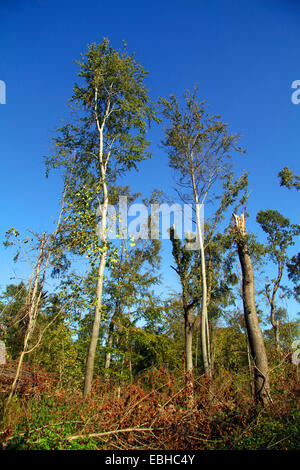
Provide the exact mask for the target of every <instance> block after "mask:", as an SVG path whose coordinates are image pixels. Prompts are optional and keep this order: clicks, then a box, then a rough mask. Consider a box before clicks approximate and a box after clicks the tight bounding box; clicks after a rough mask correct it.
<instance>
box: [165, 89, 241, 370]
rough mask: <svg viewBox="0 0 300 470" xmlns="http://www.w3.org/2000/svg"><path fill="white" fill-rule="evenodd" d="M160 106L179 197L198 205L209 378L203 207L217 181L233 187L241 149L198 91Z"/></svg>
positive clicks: (213, 197) (203, 333)
mask: <svg viewBox="0 0 300 470" xmlns="http://www.w3.org/2000/svg"><path fill="white" fill-rule="evenodd" d="M160 105H161V107H162V112H163V115H164V117H165V118H166V120H167V122H168V127H167V128H166V130H165V140H164V141H163V145H164V146H165V147H166V148H167V150H168V154H169V164H170V167H171V168H173V169H175V171H176V172H177V176H179V178H178V185H179V187H180V191H179V192H180V196H181V198H182V199H183V201H185V202H187V201H190V200H191V199H192V200H193V202H194V204H195V211H196V225H197V239H198V240H197V241H198V244H199V250H200V254H201V276H200V279H201V283H202V305H201V339H202V340H201V344H202V355H203V362H204V368H205V372H206V373H207V374H209V375H210V374H211V364H210V358H209V337H208V331H209V328H208V314H207V297H208V296H207V273H206V263H205V241H204V236H203V233H202V227H201V217H200V206H201V205H203V204H204V202H205V201H206V200H207V201H209V200H210V202H212V200H213V201H214V202H216V200H217V198H216V195H212V188H213V186H214V185H215V184H216V183H217V182H218V181H227V184H228V188H229V187H230V186H234V184H233V182H232V172H231V171H230V170H231V156H230V153H231V152H232V151H233V150H238V151H241V149H240V147H238V146H237V142H238V136H237V135H233V134H231V133H229V132H228V129H227V124H225V123H223V122H222V121H221V119H220V116H211V115H209V113H208V112H207V106H206V105H205V103H204V102H200V103H199V102H198V101H197V89H195V91H194V92H193V93H191V92H189V91H187V92H186V93H185V95H184V106H183V107H181V106H180V105H179V101H178V100H177V99H176V98H175V96H173V95H171V96H170V98H169V100H167V99H163V98H161V99H160ZM244 179H245V177H244ZM222 203H224V206H223V207H222V210H221V211H219V210H216V212H215V215H216V220H215V221H214V223H213V224H212V225H213V227H214V228H215V226H216V223H217V220H220V218H221V217H222V215H223V212H224V210H225V209H226V208H227V207H228V204H230V198H229V200H228V201H225V200H224V199H223V201H222Z"/></svg>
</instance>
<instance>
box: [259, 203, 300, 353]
mask: <svg viewBox="0 0 300 470" xmlns="http://www.w3.org/2000/svg"><path fill="white" fill-rule="evenodd" d="M256 220H257V222H258V223H259V224H260V226H261V228H262V229H263V231H264V232H265V233H266V234H267V246H266V252H267V254H268V255H269V257H270V259H271V260H272V262H273V263H275V264H276V266H277V275H276V277H275V278H274V279H272V280H271V283H268V284H266V285H265V293H266V297H267V299H268V302H269V305H270V319H271V324H272V327H273V331H274V336H275V345H276V349H277V351H279V350H280V331H279V328H280V327H279V319H278V318H276V294H277V291H278V289H279V287H280V284H281V281H282V275H283V271H284V268H285V267H286V264H287V262H288V255H287V250H288V248H289V247H290V246H292V245H294V244H295V242H294V237H295V236H297V235H299V234H300V225H294V224H291V223H290V220H289V219H288V218H287V217H284V216H283V215H281V214H280V213H279V212H278V211H276V210H271V209H269V210H266V211H259V213H258V214H257V217H256Z"/></svg>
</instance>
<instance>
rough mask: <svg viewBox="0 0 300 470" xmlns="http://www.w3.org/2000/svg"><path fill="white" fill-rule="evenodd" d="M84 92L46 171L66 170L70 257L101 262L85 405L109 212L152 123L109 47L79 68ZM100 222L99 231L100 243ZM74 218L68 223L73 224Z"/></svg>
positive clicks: (139, 75)
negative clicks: (121, 177) (118, 180)
mask: <svg viewBox="0 0 300 470" xmlns="http://www.w3.org/2000/svg"><path fill="white" fill-rule="evenodd" d="M78 65H79V68H80V70H79V73H78V75H79V77H80V78H81V79H82V84H81V85H78V84H75V86H74V93H73V96H72V98H71V101H72V102H73V103H75V105H76V106H77V107H78V110H79V112H78V118H77V120H75V121H74V122H72V123H69V124H66V125H65V126H63V127H62V128H60V129H58V132H59V134H58V137H56V138H55V139H54V141H55V144H56V152H55V153H54V155H53V156H51V157H50V158H48V168H50V167H56V168H57V167H63V168H64V169H65V172H64V181H65V187H67V188H68V189H67V190H66V202H67V204H66V211H65V220H64V221H65V222H66V225H65V227H64V229H65V234H67V236H66V235H64V237H62V242H64V241H65V245H67V246H68V247H69V248H70V249H71V250H72V251H74V252H77V253H79V254H85V255H88V256H90V257H91V258H93V259H94V261H95V258H96V259H98V274H97V288H96V305H95V312H94V319H93V327H92V333H91V338H90V346H89V352H88V356H87V361H86V371H85V380H84V391H83V394H84V397H87V396H88V395H89V393H90V391H91V386H92V378H93V371H94V363H95V354H96V348H97V342H98V337H99V328H100V322H101V309H102V293H103V280H104V271H105V267H106V263H107V258H108V251H109V247H110V242H109V240H108V235H107V230H108V226H107V223H108V220H107V215H108V205H109V199H110V192H111V191H112V185H113V184H114V181H115V179H116V177H117V176H118V175H120V174H121V173H123V172H124V171H126V170H128V169H130V168H136V167H137V163H138V162H140V161H141V160H143V159H145V158H147V157H149V156H150V154H149V153H148V152H147V146H148V142H147V141H146V138H145V134H146V130H147V125H148V124H150V122H151V121H152V120H153V119H155V112H154V108H153V106H152V105H151V103H150V99H149V96H148V91H147V89H146V88H145V85H144V79H145V76H146V72H145V71H144V69H143V67H142V66H141V65H140V64H139V63H138V62H137V61H136V60H135V59H134V57H133V55H128V54H127V52H126V46H124V50H123V51H122V52H119V51H116V50H114V49H113V48H112V47H111V46H110V44H109V41H108V40H107V39H104V40H103V42H102V43H101V44H92V45H91V46H90V47H89V49H88V51H87V53H86V54H85V55H82V60H81V61H78ZM97 214H98V215H99V214H100V217H101V230H100V232H98V234H99V235H100V240H98V238H97V235H96V225H97V222H98V218H97ZM68 217H69V219H68Z"/></svg>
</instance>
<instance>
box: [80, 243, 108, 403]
mask: <svg viewBox="0 0 300 470" xmlns="http://www.w3.org/2000/svg"><path fill="white" fill-rule="evenodd" d="M106 255H107V254H106V249H105V250H104V251H103V253H102V255H101V260H100V264H99V269H98V279H97V290H96V296H97V303H96V308H95V315H94V322H93V329H92V334H91V340H90V346H89V352H88V357H87V361H86V369H85V377H84V390H83V396H84V398H86V397H87V396H88V395H89V394H90V393H91V388H92V381H93V374H94V366H95V357H96V350H97V343H98V338H99V330H100V323H101V314H102V311H101V307H102V291H103V278H104V270H105V265H106Z"/></svg>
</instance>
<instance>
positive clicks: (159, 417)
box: [0, 39, 300, 451]
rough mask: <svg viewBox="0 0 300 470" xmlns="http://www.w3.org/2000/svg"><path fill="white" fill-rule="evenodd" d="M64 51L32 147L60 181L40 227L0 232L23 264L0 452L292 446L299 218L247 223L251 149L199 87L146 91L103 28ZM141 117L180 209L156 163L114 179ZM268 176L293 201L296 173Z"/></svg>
mask: <svg viewBox="0 0 300 470" xmlns="http://www.w3.org/2000/svg"><path fill="white" fill-rule="evenodd" d="M76 64H77V65H76V66H77V77H76V78H75V80H74V81H75V83H74V86H73V91H72V90H70V95H71V98H70V100H69V106H70V113H69V121H68V122H64V123H63V124H62V125H59V126H58V127H57V128H56V129H55V131H54V133H53V138H52V141H51V152H49V155H47V156H46V158H45V172H46V174H47V175H51V174H53V173H55V172H57V173H58V174H59V175H60V177H61V180H62V186H63V191H62V193H61V196H60V210H59V213H58V214H57V215H56V222H55V224H54V225H53V231H49V232H48V231H44V232H41V233H36V232H34V231H30V230H28V232H27V233H23V232H22V231H19V229H18V226H17V219H16V225H15V226H14V227H7V231H6V233H5V239H4V242H3V243H4V246H5V248H6V251H7V252H8V253H9V255H10V256H11V258H12V259H13V262H14V263H15V264H16V266H17V265H18V264H19V263H26V264H27V265H28V266H29V267H30V273H29V275H28V278H27V279H23V280H21V281H20V282H10V281H9V280H8V282H7V285H6V287H5V288H4V290H3V291H2V292H1V296H0V312H1V313H0V409H1V414H0V445H1V446H2V450H114V451H123V450H126V451H130V450H131V451H133V450H154V451H155V450H172V449H176V450H267V449H268V450H269V449H270V450H296V449H299V445H298V436H299V430H300V422H299V371H298V364H299V362H300V359H299V358H300V356H299V353H300V341H299V321H298V319H297V313H296V310H297V302H299V300H300V253H299V252H298V250H297V248H296V244H297V243H298V242H299V235H300V225H299V224H297V223H296V222H297V221H296V220H290V218H289V217H287V216H286V215H285V214H284V213H281V212H279V211H278V210H277V208H276V203H274V207H272V208H268V207H261V210H259V211H258V213H257V214H256V215H255V220H252V219H253V214H251V216H250V215H249V214H248V212H247V204H248V201H249V199H251V198H253V197H255V194H254V193H253V192H252V191H249V175H248V173H247V172H246V171H245V170H244V171H242V172H240V173H239V169H237V168H236V164H235V162H236V160H237V159H239V160H241V162H242V161H243V158H250V157H244V154H245V152H246V149H244V147H243V140H242V138H241V136H240V135H239V134H238V133H234V132H232V131H231V126H230V125H229V124H227V123H225V122H224V120H223V119H222V117H221V116H220V115H214V114H211V113H210V110H209V105H208V103H207V102H206V101H205V96H201V92H200V90H199V88H198V86H197V85H196V84H195V86H194V88H193V89H191V90H183V91H182V94H181V95H180V96H174V95H173V94H170V95H169V96H165V97H161V98H159V99H158V100H157V101H153V100H152V99H151V98H150V93H149V90H148V88H147V86H146V82H145V80H146V77H147V75H148V72H147V71H146V70H145V69H144V67H143V65H142V64H141V63H139V61H138V60H137V59H136V58H135V55H134V54H132V53H131V52H128V49H127V45H126V44H125V43H124V44H123V46H121V47H120V48H119V49H114V48H113V47H112V45H111V43H110V41H109V40H108V39H103V41H102V42H100V43H92V44H91V45H90V46H88V47H87V49H86V50H85V51H84V52H83V54H82V55H81V58H80V59H79V60H78V61H77V62H76ZM62 106H64V103H62ZM150 128H151V129H153V128H159V129H161V130H162V132H163V139H162V141H161V143H160V145H161V148H162V151H163V152H164V154H165V155H166V158H167V159H168V168H169V172H170V174H172V175H173V177H174V191H175V193H176V203H177V204H176V207H175V209H176V210H177V211H179V216H178V214H174V213H173V216H172V211H173V209H174V207H173V206H172V204H173V203H174V197H173V195H171V194H170V193H168V191H167V190H166V188H165V187H164V183H163V180H164V175H159V174H158V175H157V178H156V181H153V182H152V183H153V186H154V187H155V189H154V190H153V192H152V193H151V194H146V193H145V194H142V193H137V192H134V191H133V190H132V189H131V187H130V185H128V184H127V183H126V177H127V174H129V172H136V175H137V176H136V177H137V178H138V175H139V173H138V170H139V169H140V168H142V166H143V165H144V164H145V163H144V162H145V161H146V160H148V159H150V158H151V159H152V160H153V161H155V158H156V155H155V152H154V153H153V152H151V151H150V143H151V142H150V140H149V134H148V132H149V129H150ZM241 165H242V163H241ZM277 173H278V177H277V180H276V179H275V180H274V181H273V182H272V184H273V185H274V187H277V191H278V197H284V195H283V194H284V191H286V192H288V193H289V194H293V197H294V198H295V199H296V198H297V197H298V196H299V194H297V192H298V191H299V189H300V175H299V174H297V170H295V169H294V168H290V165H288V164H286V163H285V162H283V164H282V167H281V168H278V171H277ZM124 201H126V203H127V206H130V210H129V211H127V213H126V212H124V208H123V207H122V202H124ZM178 201H179V203H178ZM171 206H172V207H173V209H172V207H171ZM150 207H151V209H154V210H152V211H149V210H148V209H149V208H150ZM170 207H171V209H170ZM203 207H204V215H203V212H202V208H203ZM168 208H169V209H168ZM189 208H190V209H191V212H190V217H189V222H190V225H189V226H190V229H189V230H187V231H184V230H182V224H181V222H180V221H181V220H182V217H183V216H184V217H185V219H186V217H187V216H186V212H184V210H185V209H186V210H187V209H189ZM144 209H146V211H145V210H144ZM155 210H156V212H155ZM168 210H169V212H168ZM143 211H144V212H143ZM180 211H181V212H180ZM173 212H174V211H173ZM142 213H144V217H142V216H141V214H142ZM138 214H140V216H138ZM52 215H53V214H52ZM296 216H297V214H295V217H296ZM125 219H126V220H125ZM185 221H186V220H185ZM249 226H250V227H251V228H252V227H256V230H255V231H252V230H250V229H248V227H249ZM29 228H30V227H29ZM127 228H128V230H127ZM145 234H146V235H145ZM163 235H164V236H163ZM164 246H168V247H169V250H170V253H171V258H170V262H168V261H166V259H165V260H164V256H165V249H163V247H164ZM163 262H165V263H167V268H166V269H167V270H168V271H169V272H170V273H172V275H174V276H176V285H175V286H173V287H174V288H173V289H171V288H170V289H168V290H167V289H165V286H164V284H163V283H162V281H161V266H162V263H163ZM295 305H296V307H295ZM292 312H293V313H292Z"/></svg>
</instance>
